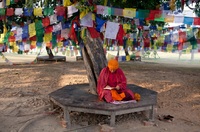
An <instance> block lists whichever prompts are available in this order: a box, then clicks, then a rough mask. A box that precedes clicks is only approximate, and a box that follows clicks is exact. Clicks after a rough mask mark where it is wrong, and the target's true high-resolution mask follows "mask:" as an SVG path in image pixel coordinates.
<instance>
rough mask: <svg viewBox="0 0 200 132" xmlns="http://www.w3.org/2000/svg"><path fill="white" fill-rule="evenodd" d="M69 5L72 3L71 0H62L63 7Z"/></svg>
mask: <svg viewBox="0 0 200 132" xmlns="http://www.w3.org/2000/svg"><path fill="white" fill-rule="evenodd" d="M70 5H72V3H71V0H63V6H64V7H67V6H70Z"/></svg>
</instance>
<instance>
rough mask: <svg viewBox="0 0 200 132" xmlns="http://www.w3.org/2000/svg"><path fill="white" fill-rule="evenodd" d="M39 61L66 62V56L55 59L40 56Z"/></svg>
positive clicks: (55, 57)
mask: <svg viewBox="0 0 200 132" xmlns="http://www.w3.org/2000/svg"><path fill="white" fill-rule="evenodd" d="M37 61H44V62H45V61H56V62H58V61H66V57H65V56H54V57H53V58H49V56H38V57H37Z"/></svg>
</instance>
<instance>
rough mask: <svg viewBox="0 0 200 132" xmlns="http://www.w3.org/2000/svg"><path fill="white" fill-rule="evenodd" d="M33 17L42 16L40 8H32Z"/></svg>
mask: <svg viewBox="0 0 200 132" xmlns="http://www.w3.org/2000/svg"><path fill="white" fill-rule="evenodd" d="M34 15H35V16H43V14H42V8H41V7H39V8H34Z"/></svg>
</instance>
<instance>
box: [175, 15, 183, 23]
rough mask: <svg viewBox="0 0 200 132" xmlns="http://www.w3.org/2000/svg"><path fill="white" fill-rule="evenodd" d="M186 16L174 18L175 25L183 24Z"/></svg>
mask: <svg viewBox="0 0 200 132" xmlns="http://www.w3.org/2000/svg"><path fill="white" fill-rule="evenodd" d="M183 21H184V16H174V23H183Z"/></svg>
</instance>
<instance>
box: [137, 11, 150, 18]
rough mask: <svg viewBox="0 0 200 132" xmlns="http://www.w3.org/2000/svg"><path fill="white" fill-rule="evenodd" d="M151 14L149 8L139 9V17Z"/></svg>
mask: <svg viewBox="0 0 200 132" xmlns="http://www.w3.org/2000/svg"><path fill="white" fill-rule="evenodd" d="M148 16H149V10H138V15H137V18H147V17H148Z"/></svg>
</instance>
